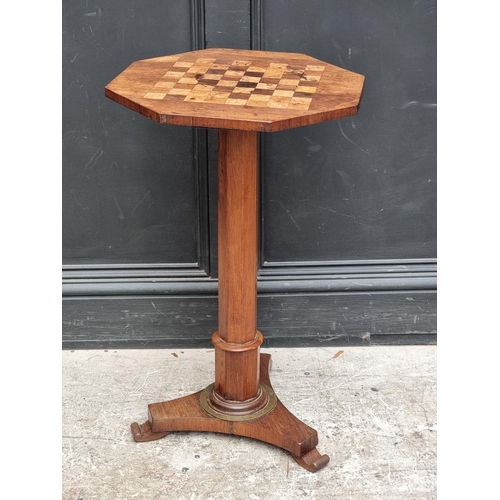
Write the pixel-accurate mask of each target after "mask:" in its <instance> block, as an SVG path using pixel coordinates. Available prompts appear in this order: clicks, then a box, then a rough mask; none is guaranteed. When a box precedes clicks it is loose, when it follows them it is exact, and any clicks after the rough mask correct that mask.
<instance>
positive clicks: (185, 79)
mask: <svg viewBox="0 0 500 500" xmlns="http://www.w3.org/2000/svg"><path fill="white" fill-rule="evenodd" d="M179 83H190V84H191V85H197V84H198V80H197V79H196V78H190V77H186V76H185V77H183V78H181V79H180V80H179Z"/></svg>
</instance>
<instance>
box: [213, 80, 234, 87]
mask: <svg viewBox="0 0 500 500" xmlns="http://www.w3.org/2000/svg"><path fill="white" fill-rule="evenodd" d="M237 83H238V82H237V81H235V80H219V83H218V84H217V86H218V87H236V84H237Z"/></svg>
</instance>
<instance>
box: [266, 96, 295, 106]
mask: <svg viewBox="0 0 500 500" xmlns="http://www.w3.org/2000/svg"><path fill="white" fill-rule="evenodd" d="M289 102H290V97H281V96H274V95H272V96H271V98H270V99H269V101H268V102H267V107H268V108H287V107H288V103H289Z"/></svg>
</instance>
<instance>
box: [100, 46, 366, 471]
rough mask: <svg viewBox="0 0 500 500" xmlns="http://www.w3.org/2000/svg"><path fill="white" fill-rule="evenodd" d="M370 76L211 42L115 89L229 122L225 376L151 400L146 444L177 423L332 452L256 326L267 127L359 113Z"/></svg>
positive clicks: (221, 357)
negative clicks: (284, 396) (293, 396)
mask: <svg viewBox="0 0 500 500" xmlns="http://www.w3.org/2000/svg"><path fill="white" fill-rule="evenodd" d="M363 84H364V77H363V76H362V75H359V74H357V73H353V72H351V71H347V70H344V69H342V68H339V67H336V66H333V65H331V64H328V63H325V62H322V61H320V60H318V59H314V58H312V57H309V56H306V55H303V54H296V53H288V52H268V51H255V50H253V51H252V50H232V49H205V50H197V51H193V52H186V53H183V54H175V55H167V56H164V57H156V58H152V59H145V60H140V61H136V62H134V63H132V64H131V65H130V66H129V67H128V68H126V69H125V70H124V71H123V72H122V73H120V74H119V75H118V76H117V77H116V78H115V79H114V80H113V81H111V82H110V83H109V84H108V85H107V86H106V89H105V94H106V96H107V97H108V98H110V99H112V100H114V101H116V102H118V103H119V104H121V105H123V106H126V107H127V108H130V109H132V110H134V111H136V112H138V113H140V114H142V115H144V116H146V117H148V118H151V119H152V120H155V121H157V122H159V123H169V124H173V125H187V126H191V127H203V128H215V129H218V130H219V153H218V154H219V170H218V183H219V191H218V232H219V235H218V259H219V277H218V280H219V285H218V286H219V288H218V290H219V291H218V300H219V323H218V331H216V332H215V333H214V334H213V336H212V342H213V344H214V346H215V382H214V383H213V384H211V385H209V386H208V387H206V388H205V389H203V390H201V391H199V392H197V393H195V394H192V395H189V396H186V397H182V398H178V399H173V400H170V401H165V402H160V403H153V404H150V405H149V406H148V420H147V421H146V422H145V423H143V424H142V425H139V424H137V423H133V424H132V426H131V427H132V434H133V437H134V439H135V441H150V440H154V439H159V438H161V437H163V436H165V435H166V434H168V433H169V432H172V431H208V432H220V433H225V434H235V435H238V436H246V437H249V438H254V439H258V440H261V441H265V442H267V443H271V444H274V445H276V446H279V447H281V448H283V449H285V450H288V451H289V452H290V453H291V454H292V456H293V457H294V458H295V460H296V461H297V462H298V463H299V464H300V465H301V466H302V467H304V468H306V469H307V470H309V471H311V472H315V471H317V470H318V469H320V468H322V467H324V466H325V465H326V464H327V463H328V461H329V458H328V456H327V455H321V454H320V453H319V452H318V450H317V449H316V446H317V444H318V435H317V432H316V431H315V430H314V429H312V428H310V427H309V426H307V425H306V424H305V423H303V422H302V421H300V420H299V419H298V418H297V417H295V416H294V415H293V414H292V413H290V412H289V411H288V410H287V409H286V408H285V407H284V406H283V404H282V403H281V402H280V400H279V399H278V398H277V397H276V394H275V393H274V391H273V389H272V387H271V383H270V381H269V370H270V365H271V357H270V355H268V354H260V350H259V347H260V345H261V344H262V341H263V337H262V334H261V333H260V332H259V331H258V330H257V243H258V133H259V132H274V131H278V130H285V129H289V128H292V127H299V126H304V125H310V124H314V123H319V122H323V121H326V120H334V119H338V118H344V117H347V116H352V115H354V114H356V113H357V110H358V106H359V102H360V98H361V93H362V89H363Z"/></svg>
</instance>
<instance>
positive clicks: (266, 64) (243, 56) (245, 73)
mask: <svg viewBox="0 0 500 500" xmlns="http://www.w3.org/2000/svg"><path fill="white" fill-rule="evenodd" d="M363 84H364V76H362V75H359V74H357V73H353V72H352V71H348V70H345V69H342V68H339V67H337V66H334V65H332V64H328V63H325V62H323V61H320V60H318V59H314V58H312V57H309V56H306V55H303V54H296V53H289V52H269V51H258V50H233V49H205V50H197V51H193V52H186V53H183V54H174V55H167V56H163V57H155V58H152V59H143V60H140V61H136V62H134V63H132V64H131V65H130V66H129V67H128V68H127V69H125V70H124V71H123V72H122V73H121V74H119V75H118V76H117V77H116V78H115V79H114V80H113V81H111V82H110V83H109V84H108V85H107V86H106V89H105V94H106V96H107V97H109V98H110V99H112V100H114V101H116V102H118V103H120V104H122V105H123V106H126V107H127V108H130V109H132V110H134V111H136V112H138V113H140V114H142V115H144V116H146V117H148V118H150V119H152V120H155V121H157V122H159V123H170V124H173V125H189V126H194V127H204V128H222V129H235V130H252V131H260V132H274V131H277V130H284V129H288V128H293V127H300V126H304V125H310V124H313V123H319V122H322V121H327V120H333V119H337V118H344V117H346V116H352V115H355V114H356V113H357V110H358V106H359V102H360V99H361V94H362V90H363Z"/></svg>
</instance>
